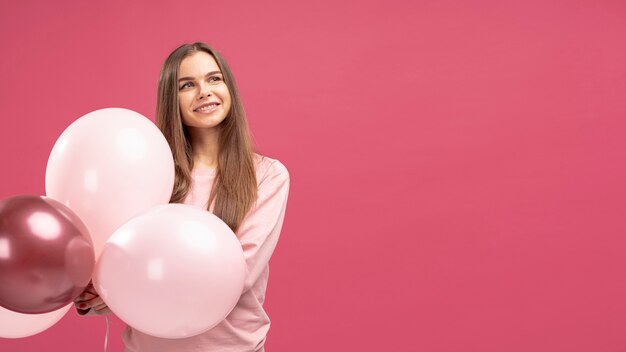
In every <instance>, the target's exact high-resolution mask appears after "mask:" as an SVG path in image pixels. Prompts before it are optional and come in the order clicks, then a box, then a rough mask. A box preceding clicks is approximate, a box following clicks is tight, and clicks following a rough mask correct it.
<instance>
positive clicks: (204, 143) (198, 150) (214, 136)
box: [188, 128, 219, 169]
mask: <svg viewBox="0 0 626 352" xmlns="http://www.w3.org/2000/svg"><path fill="white" fill-rule="evenodd" d="M188 131H189V137H190V139H191V150H192V152H193V165H194V168H203V169H215V168H216V167H217V151H218V136H219V133H218V131H217V129H216V128H211V129H197V128H190V129H189V130H188Z"/></svg>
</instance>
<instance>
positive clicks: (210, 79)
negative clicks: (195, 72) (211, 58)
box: [209, 76, 222, 82]
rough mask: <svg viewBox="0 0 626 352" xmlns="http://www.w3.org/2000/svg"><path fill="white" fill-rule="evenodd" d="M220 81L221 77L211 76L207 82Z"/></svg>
mask: <svg viewBox="0 0 626 352" xmlns="http://www.w3.org/2000/svg"><path fill="white" fill-rule="evenodd" d="M221 80H222V77H219V76H211V77H209V82H219V81H221Z"/></svg>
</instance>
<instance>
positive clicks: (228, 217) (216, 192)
mask: <svg viewBox="0 0 626 352" xmlns="http://www.w3.org/2000/svg"><path fill="white" fill-rule="evenodd" d="M199 51H203V52H206V53H208V54H209V55H211V56H213V58H214V59H215V61H216V62H217V64H218V66H219V67H220V70H221V71H222V75H223V77H224V82H225V83H226V86H227V87H228V90H229V92H230V96H231V100H232V104H231V108H230V111H229V112H228V115H227V116H226V118H225V119H224V121H222V123H220V124H219V125H218V131H219V137H218V157H217V169H216V173H215V180H214V181H213V187H212V189H211V194H210V195H209V204H208V205H207V210H209V209H210V208H211V204H213V202H214V204H213V213H214V214H215V215H217V216H218V217H219V218H221V219H222V220H223V221H224V222H225V223H226V224H228V226H229V227H230V228H231V229H232V230H233V231H236V230H237V228H238V227H239V225H240V224H241V222H242V221H243V219H244V218H245V216H246V214H247V213H248V211H249V210H250V209H251V208H252V205H253V204H254V203H255V202H256V198H257V182H256V173H255V168H254V159H253V156H254V154H253V148H252V142H251V138H250V132H249V129H248V123H247V121H246V114H245V112H244V109H243V104H242V102H241V98H240V96H239V91H238V89H237V85H236V84H235V79H234V77H233V74H232V72H231V70H230V68H229V67H228V64H227V63H226V61H225V60H224V58H223V57H222V56H221V55H220V54H219V53H218V52H217V51H216V50H215V49H213V48H211V47H210V46H208V45H207V44H205V43H202V42H196V43H193V44H184V45H181V46H180V47H178V48H177V49H176V50H174V51H173V52H172V53H171V54H170V55H169V56H168V57H167V59H166V60H165V63H164V64H163V67H162V68H161V74H160V77H159V90H158V97H157V112H156V114H157V117H156V123H157V126H158V127H159V129H160V130H161V132H163V135H165V139H167V142H168V143H169V145H170V148H171V149H172V154H173V155H174V164H175V167H176V180H175V182H174V190H173V193H172V198H171V199H170V202H171V203H182V202H183V200H184V199H185V197H186V196H187V194H188V193H189V190H190V188H191V170H192V169H193V153H192V149H191V143H190V140H189V133H188V131H187V128H186V127H185V126H184V125H183V123H182V118H181V115H180V107H179V105H178V69H179V67H180V63H181V62H182V61H183V59H184V58H186V57H188V56H190V55H191V54H193V53H195V52H199Z"/></svg>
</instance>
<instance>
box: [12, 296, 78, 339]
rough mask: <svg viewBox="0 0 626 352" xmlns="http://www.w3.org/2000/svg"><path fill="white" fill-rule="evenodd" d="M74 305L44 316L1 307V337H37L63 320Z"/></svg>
mask: <svg viewBox="0 0 626 352" xmlns="http://www.w3.org/2000/svg"><path fill="white" fill-rule="evenodd" d="M72 305H73V303H70V304H68V305H66V306H65V307H63V308H61V309H57V310H55V311H52V312H49V313H44V314H22V313H17V312H14V311H11V310H8V309H6V308H2V307H0V337H4V338H9V339H18V338H22V337H28V336H33V335H36V334H38V333H40V332H42V331H44V330H47V329H48V328H50V327H51V326H53V325H54V324H56V323H57V322H58V321H59V320H61V318H63V316H64V315H65V313H67V311H68V310H69V309H70V307H72Z"/></svg>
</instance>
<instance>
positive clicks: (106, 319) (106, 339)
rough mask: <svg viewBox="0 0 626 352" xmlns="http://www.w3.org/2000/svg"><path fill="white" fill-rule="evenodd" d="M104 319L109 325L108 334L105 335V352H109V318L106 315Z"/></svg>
mask: <svg viewBox="0 0 626 352" xmlns="http://www.w3.org/2000/svg"><path fill="white" fill-rule="evenodd" d="M104 319H105V321H106V323H107V330H106V333H105V334H104V352H107V345H108V343H109V316H108V315H106V314H105V315H104Z"/></svg>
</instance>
